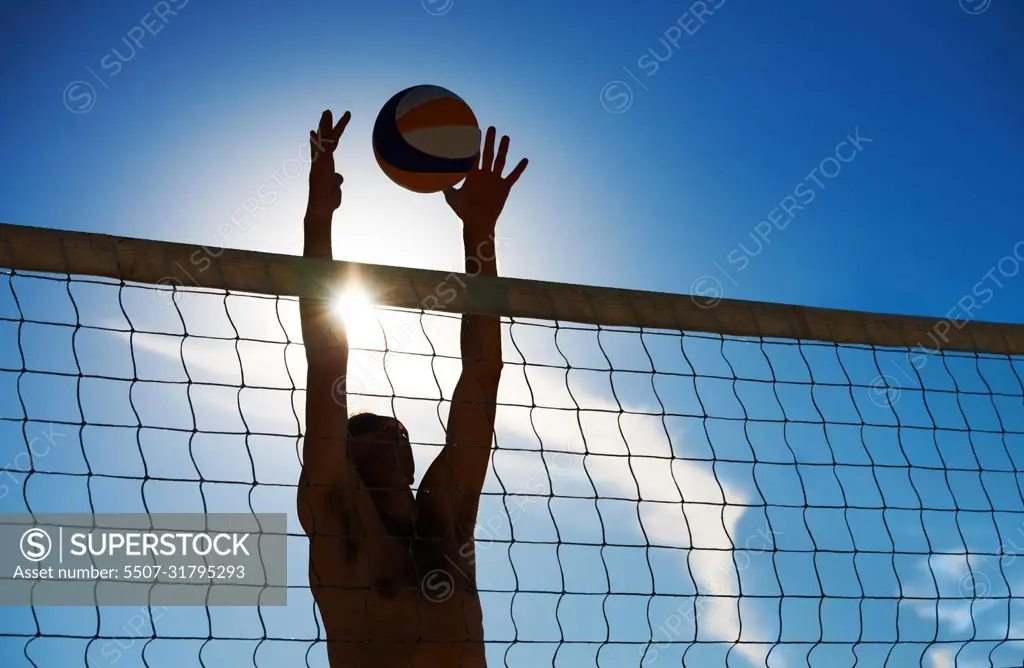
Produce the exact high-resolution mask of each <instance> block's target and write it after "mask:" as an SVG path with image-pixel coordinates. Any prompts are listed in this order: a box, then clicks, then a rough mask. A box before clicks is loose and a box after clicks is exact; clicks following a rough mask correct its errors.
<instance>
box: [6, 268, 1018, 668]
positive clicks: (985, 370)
mask: <svg viewBox="0 0 1024 668" xmlns="http://www.w3.org/2000/svg"><path fill="white" fill-rule="evenodd" d="M2 279H3V283H4V284H5V285H4V286H3V289H2V291H0V292H2V294H0V356H2V357H0V397H2V399H0V430H2V438H0V464H2V471H0V475H2V486H0V496H2V498H0V512H26V511H28V512H246V511H253V512H288V513H289V517H290V519H289V523H290V528H291V532H290V534H289V579H288V581H289V604H288V606H286V607H262V608H255V607H253V608H213V607H211V608H173V607H172V608H146V607H143V608H138V609H131V608H115V607H111V608H45V607H39V606H36V607H31V608H0V655H2V656H3V657H4V662H3V663H4V665H5V666H18V665H32V666H70V665H82V664H83V663H84V664H85V665H89V666H108V665H114V664H116V663H119V662H120V663H122V665H146V666H151V667H154V668H156V667H158V666H175V668H180V667H181V666H186V665H188V666H191V665H200V666H216V665H249V664H250V663H251V664H252V665H255V666H278V665H307V666H326V665H327V660H326V649H325V647H326V645H325V635H324V631H323V625H322V622H321V620H320V618H319V616H318V613H317V609H316V606H315V605H314V603H313V599H312V596H311V595H310V593H309V590H308V583H307V558H308V541H307V539H306V537H305V536H304V535H303V534H302V531H301V529H300V527H299V524H298V521H297V519H296V518H295V516H294V513H295V485H296V482H297V480H298V477H299V471H300V460H299V453H300V452H301V438H302V433H303V428H304V425H303V420H304V416H303V405H304V389H303V388H304V387H305V376H306V361H305V357H304V352H303V348H302V344H301V336H300V334H299V319H298V302H297V300H295V299H293V298H287V297H267V296H259V295H251V294H238V293H229V292H225V291H217V290H207V289H189V288H182V287H180V286H178V287H168V286H149V285H138V284H130V283H126V282H124V281H119V280H110V279H102V278H90V277H82V276H69V275H55V274H35V273H25V272H15V271H6V272H5V273H4V275H3V276H2ZM344 317H345V318H346V322H347V323H348V330H349V336H350V339H351V344H352V346H353V350H352V354H351V358H350V362H349V374H348V389H349V392H350V393H351V397H352V400H351V402H350V406H349V408H350V410H368V411H373V412H377V413H382V414H391V415H395V416H396V417H398V418H399V419H400V420H401V421H402V422H403V423H404V424H405V425H406V426H407V427H408V429H409V432H410V434H411V440H412V442H413V447H414V453H415V457H416V469H417V473H418V475H422V473H423V472H424V471H425V470H426V468H427V465H428V464H429V462H430V461H431V459H432V458H433V456H434V455H436V454H437V452H439V450H440V448H441V446H442V445H443V443H444V440H445V431H444V426H445V423H446V419H447V413H448V410H449V407H450V400H451V396H452V391H453V388H454V386H455V383H456V380H457V378H458V375H459V371H460V368H461V363H460V353H459V348H458V346H459V337H458V326H459V316H458V315H453V314H444V313H435V312H425V311H417V310H406V309H387V308H378V309H373V310H370V309H364V310H362V311H360V310H358V309H352V310H350V311H349V312H346V313H345V314H344ZM502 330H503V332H502V336H503V349H504V355H505V370H504V373H503V376H502V383H501V388H500V391H499V407H498V411H497V424H496V427H495V447H494V451H493V455H492V459H491V467H490V471H489V474H488V477H487V481H486V484H485V488H484V492H483V499H482V501H481V504H480V512H479V516H478V523H477V529H476V532H475V535H476V539H477V552H476V571H477V583H478V589H479V591H480V596H481V600H482V605H483V610H484V626H485V636H486V645H487V655H488V663H489V665H492V666H500V665H504V666H510V667H517V666H535V665H551V666H558V667H563V666H593V665H599V666H615V667H620V666H641V665H642V666H649V665H665V666H671V665H676V666H678V665H684V666H702V667H703V666H764V665H770V666H777V667H781V666H803V665H810V666H854V665H856V666H858V667H860V666H900V667H902V666H909V665H916V666H922V668H942V667H944V666H969V667H974V666H996V667H999V666H1001V667H1005V668H1009V667H1011V666H1020V665H1021V656H1022V655H1024V603H1022V600H1021V587H1022V586H1024V562H1020V561H1018V557H1020V556H1021V554H1022V553H1024V552H1022V546H1024V491H1022V490H1024V478H1022V472H1024V438H1022V437H1024V360H1022V359H1021V358H1019V357H1012V356H1006V355H990V354H984V353H954V352H924V351H921V350H916V349H914V350H912V349H910V348H904V349H897V348H880V347H877V346H868V345H853V344H842V345H839V344H835V343H822V342H813V341H797V340H789V339H766V338H759V337H735V336H719V335H714V334H704V333H694V332H679V331H665V330H649V329H642V328H637V327H606V326H596V325H595V326H591V325H578V324H571V323H564V322H555V321H546V320H530V319H521V318H503V325H502ZM418 482H419V480H418V479H417V484H418Z"/></svg>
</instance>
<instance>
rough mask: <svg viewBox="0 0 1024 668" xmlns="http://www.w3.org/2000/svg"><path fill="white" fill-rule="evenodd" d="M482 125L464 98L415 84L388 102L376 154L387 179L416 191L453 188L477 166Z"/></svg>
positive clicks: (381, 116) (376, 129)
mask: <svg viewBox="0 0 1024 668" xmlns="http://www.w3.org/2000/svg"><path fill="white" fill-rule="evenodd" d="M479 153H480V126H479V124H478V123H477V120H476V116H475V115H474V114H473V110H472V109H470V108H469V105H468V104H466V101H465V100H463V99H462V98H461V97H459V96H458V95H456V94H455V93H453V92H451V91H450V90H448V89H447V88H442V87H440V86H413V87H411V88H406V89H405V90H403V91H402V92H400V93H398V94H396V95H395V96H394V97H392V98H391V99H390V100H388V101H387V103H386V104H385V105H384V108H383V109H381V110H380V113H379V114H378V115H377V122H376V123H374V126H373V154H374V156H375V157H376V158H377V164H379V165H380V168H381V169H382V170H384V173H385V174H387V176H388V178H390V179H391V180H392V181H394V182H395V183H397V184H398V185H400V186H402V187H403V188H406V189H408V190H411V191H413V192H417V193H436V192H441V191H442V190H445V189H446V188H450V187H452V186H454V185H455V184H457V183H458V182H459V181H461V180H462V179H464V178H466V174H468V173H469V171H470V170H471V169H472V168H473V166H474V165H476V162H477V156H478V155H479Z"/></svg>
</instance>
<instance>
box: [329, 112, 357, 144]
mask: <svg viewBox="0 0 1024 668" xmlns="http://www.w3.org/2000/svg"><path fill="white" fill-rule="evenodd" d="M350 120H352V112H351V111H346V112H345V113H344V114H342V115H341V118H339V119H338V124H337V125H335V126H334V131H333V136H334V138H335V139H338V138H339V137H341V134H342V133H343V132H345V128H346V127H348V122H349V121H350Z"/></svg>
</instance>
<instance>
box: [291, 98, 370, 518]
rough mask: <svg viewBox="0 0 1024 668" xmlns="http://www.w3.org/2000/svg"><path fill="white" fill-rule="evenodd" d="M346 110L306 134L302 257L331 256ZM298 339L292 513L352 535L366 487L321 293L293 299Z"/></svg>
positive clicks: (332, 326) (343, 355)
mask: <svg viewBox="0 0 1024 668" xmlns="http://www.w3.org/2000/svg"><path fill="white" fill-rule="evenodd" d="M350 118H351V115H350V114H349V113H348V112H345V114H344V115H343V116H342V117H341V119H340V120H339V121H338V123H337V124H334V122H333V119H332V115H331V112H330V111H325V112H324V113H323V116H322V117H321V119H320V126H319V128H318V129H317V130H315V131H312V132H310V133H309V145H310V154H311V165H310V170H309V204H308V205H307V208H306V217H305V221H304V224H303V233H304V251H303V254H304V255H305V257H308V258H315V259H318V260H331V259H332V255H331V223H332V219H333V217H334V212H335V211H336V210H337V209H338V207H339V206H340V205H341V184H342V181H343V179H342V177H341V175H340V174H337V173H336V172H335V167H334V151H335V149H336V148H337V146H338V140H339V139H340V138H341V135H342V133H343V132H344V131H345V126H346V125H348V121H349V119H350ZM299 317H300V319H301V322H302V338H303V342H304V344H305V348H306V362H307V365H308V372H307V377H306V435H305V439H304V441H303V448H302V477H301V480H300V483H299V489H298V512H299V519H300V521H301V522H302V526H303V529H304V530H305V531H306V533H307V534H309V535H310V537H312V536H313V535H314V534H320V535H323V534H334V535H337V534H339V533H341V532H344V533H346V534H349V535H351V534H352V533H353V529H354V527H351V526H350V525H348V524H347V522H348V518H353V517H356V516H357V515H358V516H360V517H362V518H363V519H364V523H363V527H366V523H365V522H366V521H372V515H367V514H366V511H367V510H368V509H370V508H371V506H370V505H369V504H370V501H369V497H368V495H367V494H366V492H365V490H362V489H359V488H360V487H361V485H360V484H359V476H358V474H357V473H356V470H355V467H354V466H353V465H352V462H351V460H350V459H349V457H348V440H347V438H348V412H347V403H348V402H347V399H346V386H345V374H346V370H347V368H348V338H347V336H346V334H345V328H344V327H343V326H342V323H341V321H340V319H339V318H337V317H335V316H333V315H332V314H331V311H330V304H329V302H328V301H327V300H326V299H323V300H316V299H309V298H306V297H303V298H301V299H300V300H299Z"/></svg>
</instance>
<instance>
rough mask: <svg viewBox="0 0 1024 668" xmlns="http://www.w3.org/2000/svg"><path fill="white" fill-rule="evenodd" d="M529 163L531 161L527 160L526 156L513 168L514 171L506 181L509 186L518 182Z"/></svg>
mask: <svg viewBox="0 0 1024 668" xmlns="http://www.w3.org/2000/svg"><path fill="white" fill-rule="evenodd" d="M528 164H530V161H529V160H527V159H526V158H523V159H522V160H520V161H519V164H518V165H516V168H515V169H513V170H512V172H511V173H510V174H509V175H508V178H506V179H505V183H506V184H507V185H508V187H509V188H511V187H512V186H514V185H515V184H516V181H518V180H519V177H520V176H522V175H523V172H525V171H526V166H527V165H528Z"/></svg>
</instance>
